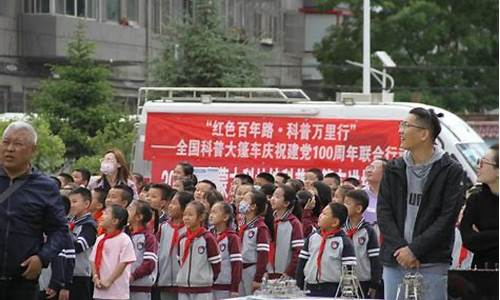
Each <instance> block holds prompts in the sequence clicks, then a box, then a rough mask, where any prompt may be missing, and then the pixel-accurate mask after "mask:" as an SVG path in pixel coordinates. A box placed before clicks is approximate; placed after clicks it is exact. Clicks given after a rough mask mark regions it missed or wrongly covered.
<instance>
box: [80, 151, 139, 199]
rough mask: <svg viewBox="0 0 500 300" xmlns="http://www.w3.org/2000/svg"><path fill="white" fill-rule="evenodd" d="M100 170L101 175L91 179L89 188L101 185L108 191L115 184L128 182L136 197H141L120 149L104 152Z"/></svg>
mask: <svg viewBox="0 0 500 300" xmlns="http://www.w3.org/2000/svg"><path fill="white" fill-rule="evenodd" d="M100 171H101V176H100V177H98V178H97V179H94V180H92V179H91V180H90V183H89V189H91V190H92V189H95V188H97V187H100V188H103V189H104V190H106V192H107V191H109V190H110V189H111V188H112V187H114V186H117V185H120V184H126V185H128V186H129V187H130V188H131V189H132V190H133V191H134V199H139V195H138V194H137V189H136V187H135V184H134V181H133V179H132V176H131V175H130V171H129V169H128V165H127V162H126V161H125V158H124V156H123V153H122V152H121V151H120V150H118V149H111V150H108V151H107V152H106V153H105V154H104V157H103V158H102V159H101V168H100Z"/></svg>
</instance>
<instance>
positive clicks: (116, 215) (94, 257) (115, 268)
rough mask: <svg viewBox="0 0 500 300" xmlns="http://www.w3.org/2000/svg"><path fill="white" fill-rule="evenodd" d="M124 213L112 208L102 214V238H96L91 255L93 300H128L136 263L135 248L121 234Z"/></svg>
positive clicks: (119, 208) (125, 212) (112, 206)
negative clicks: (131, 275) (132, 265)
mask: <svg viewBox="0 0 500 300" xmlns="http://www.w3.org/2000/svg"><path fill="white" fill-rule="evenodd" d="M127 221H128V213H127V210H126V209H125V208H123V207H121V206H119V205H116V204H114V205H111V206H108V207H107V208H106V210H105V211H104V219H103V221H102V227H103V228H104V230H105V231H106V233H105V234H103V235H101V236H99V237H98V238H97V241H96V244H95V246H94V248H93V249H92V253H91V255H90V262H91V265H92V273H93V274H94V276H93V281H94V299H129V298H130V291H129V286H130V273H131V272H130V269H131V263H133V262H135V261H136V257H135V252H134V245H133V244H132V240H131V239H130V237H129V236H128V235H127V234H126V233H124V232H123V229H124V228H125V226H126V225H127Z"/></svg>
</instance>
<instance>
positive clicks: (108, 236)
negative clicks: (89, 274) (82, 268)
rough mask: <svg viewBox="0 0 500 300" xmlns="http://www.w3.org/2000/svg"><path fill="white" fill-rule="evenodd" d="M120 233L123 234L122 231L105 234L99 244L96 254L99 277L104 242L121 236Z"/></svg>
mask: <svg viewBox="0 0 500 300" xmlns="http://www.w3.org/2000/svg"><path fill="white" fill-rule="evenodd" d="M120 233H122V231H121V230H115V231H113V232H112V233H105V234H104V237H103V238H102V239H101V240H100V241H99V243H98V244H97V248H96V252H95V268H96V271H97V275H99V269H100V268H101V262H102V252H103V250H104V242H106V241H107V240H109V239H112V238H114V237H115V236H117V235H119V234H120Z"/></svg>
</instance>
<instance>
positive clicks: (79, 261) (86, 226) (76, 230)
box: [68, 187, 97, 299]
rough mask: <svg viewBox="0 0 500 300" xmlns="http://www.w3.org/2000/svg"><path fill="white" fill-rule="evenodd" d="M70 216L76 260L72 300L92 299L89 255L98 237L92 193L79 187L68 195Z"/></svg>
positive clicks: (70, 293)
mask: <svg viewBox="0 0 500 300" xmlns="http://www.w3.org/2000/svg"><path fill="white" fill-rule="evenodd" d="M68 198H69V200H70V214H71V215H72V216H73V219H72V220H71V221H70V222H69V225H70V231H71V233H72V239H73V245H74V247H75V253H76V259H75V269H74V272H73V284H72V285H71V287H70V290H69V295H70V296H69V298H70V299H92V278H91V269H90V262H89V255H90V252H91V251H92V246H94V243H95V241H96V237H97V224H96V222H95V221H94V219H93V218H92V215H91V214H90V204H91V202H92V196H91V194H90V191H89V190H88V189H86V188H84V187H79V188H76V189H74V190H73V191H71V192H70V193H69V195H68Z"/></svg>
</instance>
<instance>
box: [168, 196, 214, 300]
mask: <svg viewBox="0 0 500 300" xmlns="http://www.w3.org/2000/svg"><path fill="white" fill-rule="evenodd" d="M206 214H207V212H206V208H205V206H204V205H203V204H202V203H201V202H199V201H191V202H190V203H189V204H188V205H187V206H186V209H185V210H184V215H183V217H182V220H183V221H184V224H185V225H186V229H187V230H186V233H184V234H183V235H182V236H181V237H180V238H179V245H178V252H177V253H178V255H179V262H180V268H179V273H177V280H176V282H177V287H178V291H179V296H178V297H179V300H212V286H213V284H214V282H215V280H216V279H217V277H218V275H219V273H220V262H221V258H220V255H219V250H218V247H217V241H216V240H215V237H214V235H213V234H212V233H211V232H210V231H207V230H206V229H205V227H204V226H203V224H204V222H205V219H206Z"/></svg>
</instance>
